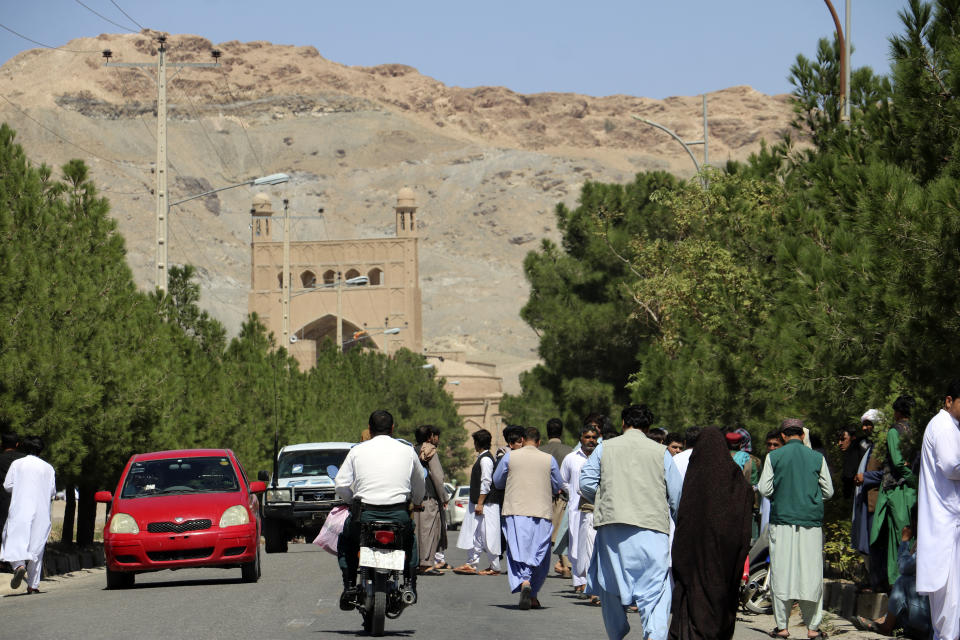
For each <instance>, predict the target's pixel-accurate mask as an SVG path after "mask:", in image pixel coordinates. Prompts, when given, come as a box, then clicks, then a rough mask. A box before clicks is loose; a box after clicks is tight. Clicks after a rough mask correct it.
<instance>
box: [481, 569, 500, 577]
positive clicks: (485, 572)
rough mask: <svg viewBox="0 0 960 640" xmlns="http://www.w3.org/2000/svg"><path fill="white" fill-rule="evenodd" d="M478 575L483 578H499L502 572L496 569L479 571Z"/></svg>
mask: <svg viewBox="0 0 960 640" xmlns="http://www.w3.org/2000/svg"><path fill="white" fill-rule="evenodd" d="M477 573H478V574H480V575H481V576H498V575H500V572H499V571H497V570H496V569H484V570H483V571H478V572H477Z"/></svg>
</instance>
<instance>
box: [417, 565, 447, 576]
mask: <svg viewBox="0 0 960 640" xmlns="http://www.w3.org/2000/svg"><path fill="white" fill-rule="evenodd" d="M417 574H418V575H421V576H442V575H443V571H437V570H436V569H434V568H433V567H429V568H423V567H421V568H420V569H418V570H417Z"/></svg>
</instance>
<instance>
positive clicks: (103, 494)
mask: <svg viewBox="0 0 960 640" xmlns="http://www.w3.org/2000/svg"><path fill="white" fill-rule="evenodd" d="M93 499H94V500H95V501H97V502H107V503H110V502H113V494H112V493H110V492H109V491H97V492H96V493H95V494H93Z"/></svg>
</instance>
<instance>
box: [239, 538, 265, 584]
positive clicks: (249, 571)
mask: <svg viewBox="0 0 960 640" xmlns="http://www.w3.org/2000/svg"><path fill="white" fill-rule="evenodd" d="M240 575H241V576H242V579H243V581H244V582H256V581H257V580H259V579H260V545H259V544H258V545H257V556H256V557H255V558H254V559H253V560H252V561H250V562H244V563H243V564H242V565H240Z"/></svg>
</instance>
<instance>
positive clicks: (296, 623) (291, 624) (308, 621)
mask: <svg viewBox="0 0 960 640" xmlns="http://www.w3.org/2000/svg"><path fill="white" fill-rule="evenodd" d="M314 620H316V618H294V619H292V620H288V621H287V624H285V625H284V626H285V627H286V628H287V629H306V628H307V627H309V626H310V625H312V624H313V621H314Z"/></svg>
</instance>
